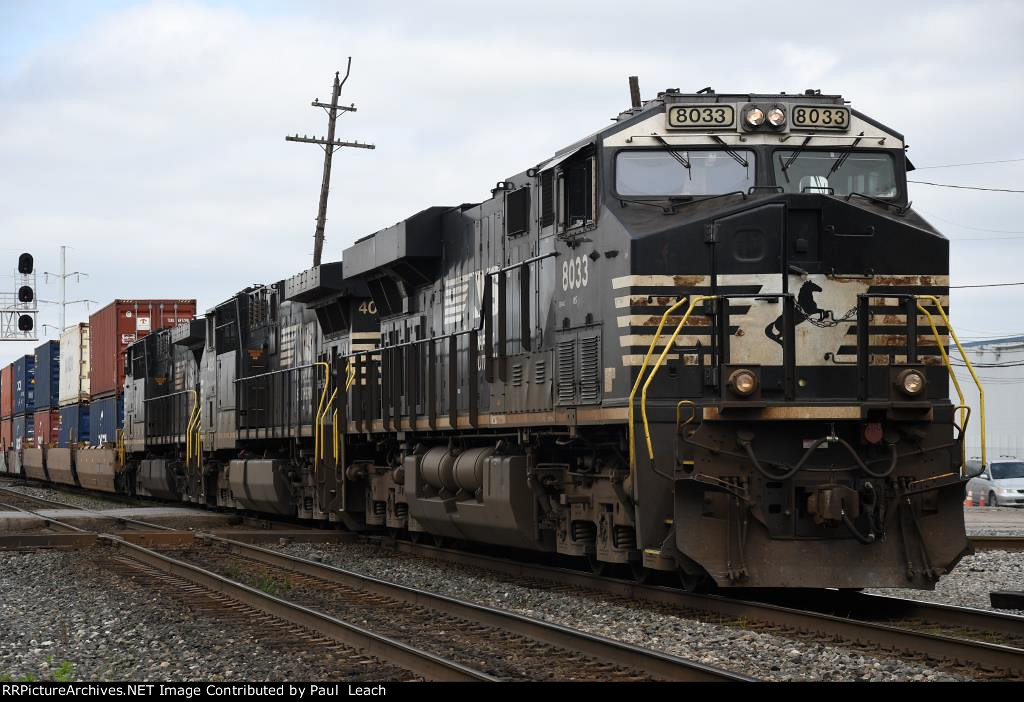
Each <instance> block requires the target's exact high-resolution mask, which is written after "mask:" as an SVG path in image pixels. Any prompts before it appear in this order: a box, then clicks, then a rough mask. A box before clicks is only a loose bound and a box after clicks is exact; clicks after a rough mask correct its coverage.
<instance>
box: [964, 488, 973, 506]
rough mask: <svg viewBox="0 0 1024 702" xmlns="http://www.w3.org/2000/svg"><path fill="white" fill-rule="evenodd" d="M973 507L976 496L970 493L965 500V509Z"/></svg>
mask: <svg viewBox="0 0 1024 702" xmlns="http://www.w3.org/2000/svg"><path fill="white" fill-rule="evenodd" d="M973 506H974V494H973V493H970V492H968V493H967V497H966V499H964V507H973Z"/></svg>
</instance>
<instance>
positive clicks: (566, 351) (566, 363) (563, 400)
mask: <svg viewBox="0 0 1024 702" xmlns="http://www.w3.org/2000/svg"><path fill="white" fill-rule="evenodd" d="M557 385H558V387H557V388H556V394H557V395H558V404H560V405H571V404H572V403H573V402H574V401H575V399H576V339H567V340H565V341H560V342H558V383H557Z"/></svg>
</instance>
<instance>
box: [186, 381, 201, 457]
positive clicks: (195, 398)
mask: <svg viewBox="0 0 1024 702" xmlns="http://www.w3.org/2000/svg"><path fill="white" fill-rule="evenodd" d="M189 392H190V393H191V394H192V411H191V412H189V415H188V422H187V423H186V424H185V465H188V464H189V462H190V461H191V460H192V455H193V449H194V448H195V444H194V441H193V438H192V433H193V432H194V431H195V429H196V427H198V426H199V393H197V392H196V391H195V390H189Z"/></svg>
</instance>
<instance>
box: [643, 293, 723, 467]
mask: <svg viewBox="0 0 1024 702" xmlns="http://www.w3.org/2000/svg"><path fill="white" fill-rule="evenodd" d="M717 297H718V296H717V295H696V296H695V297H694V298H693V299H692V300H691V301H690V306H689V307H687V308H686V314H684V315H683V318H682V319H680V320H679V324H677V325H676V329H675V331H674V332H672V336H671V337H669V340H668V341H667V342H665V348H664V349H662V351H661V355H660V356H658V360H657V361H655V362H654V367H653V368H651V372H650V373H649V374H648V376H647V381H646V382H645V383H644V388H643V390H642V391H641V393H640V416H641V418H642V419H643V421H644V439H646V441H647V456H648V458H651V459H653V458H654V447H653V446H652V445H651V428H650V426H649V425H648V424H647V389H648V388H650V387H651V383H652V382H653V381H654V376H656V375H657V374H658V369H659V368H661V364H662V363H664V361H665V357H666V356H667V355H668V352H669V349H671V348H672V345H673V344H674V343H676V337H678V336H679V332H681V331H682V330H683V327H684V326H686V321H687V320H688V319H689V318H690V315H691V314H693V310H694V309H695V308H696V307H697V305H698V304H700V303H701V302H704V301H705V300H714V299H715V298H717ZM652 347H653V344H652Z"/></svg>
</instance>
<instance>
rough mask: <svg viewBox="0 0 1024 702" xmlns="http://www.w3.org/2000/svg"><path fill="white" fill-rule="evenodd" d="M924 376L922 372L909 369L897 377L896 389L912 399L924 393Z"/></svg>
mask: <svg viewBox="0 0 1024 702" xmlns="http://www.w3.org/2000/svg"><path fill="white" fill-rule="evenodd" d="M924 385H925V381H924V375H923V374H922V373H921V372H920V371H916V370H912V369H907V370H905V371H903V372H902V373H900V374H899V375H898V376H896V387H897V388H898V389H899V390H900V391H902V392H903V393H904V394H906V395H909V396H910V397H917V396H918V395H920V394H921V393H923V392H924Z"/></svg>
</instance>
